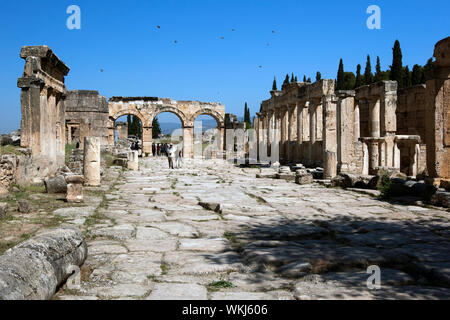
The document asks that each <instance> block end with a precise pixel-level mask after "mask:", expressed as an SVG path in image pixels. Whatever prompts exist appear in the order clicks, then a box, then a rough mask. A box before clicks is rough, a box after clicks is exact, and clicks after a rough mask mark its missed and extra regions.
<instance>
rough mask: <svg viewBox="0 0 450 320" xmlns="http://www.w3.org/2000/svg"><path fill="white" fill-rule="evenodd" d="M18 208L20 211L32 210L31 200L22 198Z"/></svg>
mask: <svg viewBox="0 0 450 320" xmlns="http://www.w3.org/2000/svg"><path fill="white" fill-rule="evenodd" d="M18 210H19V212H20V213H29V212H30V211H31V205H30V202H29V201H28V200H25V199H20V200H19V202H18Z"/></svg>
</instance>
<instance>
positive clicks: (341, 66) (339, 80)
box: [336, 59, 344, 90]
mask: <svg viewBox="0 0 450 320" xmlns="http://www.w3.org/2000/svg"><path fill="white" fill-rule="evenodd" d="M336 90H344V61H343V60H342V59H341V60H340V61H339V70H338V74H337V81H336Z"/></svg>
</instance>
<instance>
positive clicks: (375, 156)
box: [369, 140, 380, 174]
mask: <svg viewBox="0 0 450 320" xmlns="http://www.w3.org/2000/svg"><path fill="white" fill-rule="evenodd" d="M378 144H379V141H378V140H370V142H369V154H370V155H369V157H370V158H369V174H375V169H376V168H377V167H378V166H379V159H380V155H379V147H378Z"/></svg>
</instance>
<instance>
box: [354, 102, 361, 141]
mask: <svg viewBox="0 0 450 320" xmlns="http://www.w3.org/2000/svg"><path fill="white" fill-rule="evenodd" d="M359 119H360V115H359V101H357V103H356V105H355V112H354V119H353V137H354V139H353V141H354V142H358V141H359V138H360V137H361V125H360V120H359Z"/></svg>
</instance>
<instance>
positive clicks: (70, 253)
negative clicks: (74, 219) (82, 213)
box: [0, 227, 87, 300]
mask: <svg viewBox="0 0 450 320" xmlns="http://www.w3.org/2000/svg"><path fill="white" fill-rule="evenodd" d="M86 257H87V245H86V242H85V240H84V238H83V235H82V233H81V232H80V230H78V229H76V228H72V227H65V228H57V229H50V230H45V231H43V232H40V233H38V234H37V235H36V236H34V237H33V238H31V239H29V240H27V241H25V242H22V243H21V244H19V245H17V246H15V247H13V248H11V249H9V250H8V251H6V252H5V254H4V255H2V256H0V300H44V299H50V298H52V296H53V295H54V294H55V291H56V288H58V286H60V285H61V284H62V283H63V282H64V281H66V280H67V278H68V277H69V276H70V275H71V274H72V273H73V270H74V267H78V266H80V265H81V264H83V262H84V261H85V260H86Z"/></svg>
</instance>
